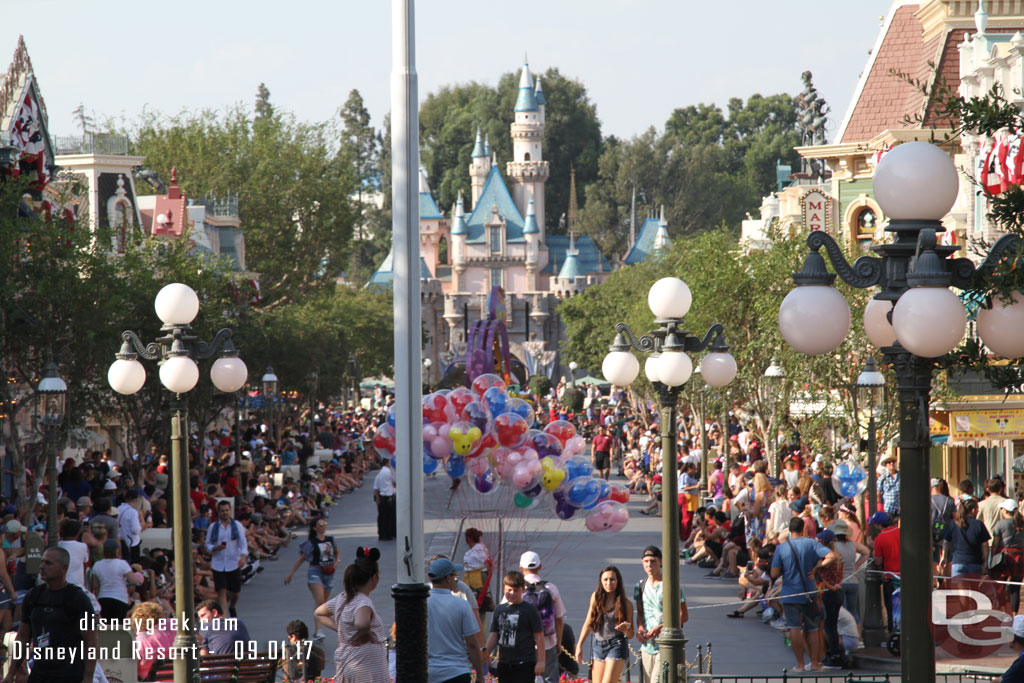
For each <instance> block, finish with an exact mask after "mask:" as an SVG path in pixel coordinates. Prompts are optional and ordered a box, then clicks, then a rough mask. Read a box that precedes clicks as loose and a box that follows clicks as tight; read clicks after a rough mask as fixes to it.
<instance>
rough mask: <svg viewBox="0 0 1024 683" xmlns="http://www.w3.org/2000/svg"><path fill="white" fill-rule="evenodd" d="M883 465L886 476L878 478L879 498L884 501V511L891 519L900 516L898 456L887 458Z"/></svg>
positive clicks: (883, 459)
mask: <svg viewBox="0 0 1024 683" xmlns="http://www.w3.org/2000/svg"><path fill="white" fill-rule="evenodd" d="M882 465H883V466H884V467H885V474H883V475H882V476H881V477H879V478H878V482H877V484H878V496H879V497H880V498H881V499H882V509H883V510H885V511H886V512H888V513H889V515H890V516H891V517H897V516H899V514H900V473H899V470H898V469H897V466H896V456H894V455H887V456H885V457H884V458H882Z"/></svg>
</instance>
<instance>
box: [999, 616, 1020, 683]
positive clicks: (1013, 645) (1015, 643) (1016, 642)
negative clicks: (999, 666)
mask: <svg viewBox="0 0 1024 683" xmlns="http://www.w3.org/2000/svg"><path fill="white" fill-rule="evenodd" d="M1010 628H1011V630H1012V631H1013V640H1011V641H1010V649H1011V650H1013V651H1014V652H1020V653H1021V654H1019V655H1017V659H1015V660H1013V664H1011V665H1010V668H1008V669H1007V670H1006V672H1005V673H1003V683H1024V615H1021V614H1018V615H1017V616H1015V617H1014V618H1013V625H1012V626H1011V627H1010Z"/></svg>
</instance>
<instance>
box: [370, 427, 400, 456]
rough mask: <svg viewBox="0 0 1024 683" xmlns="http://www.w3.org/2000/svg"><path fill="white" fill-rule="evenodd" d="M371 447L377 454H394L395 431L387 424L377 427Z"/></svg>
mask: <svg viewBox="0 0 1024 683" xmlns="http://www.w3.org/2000/svg"><path fill="white" fill-rule="evenodd" d="M373 447H374V448H376V449H377V451H378V452H386V453H394V452H395V430H394V428H392V427H391V426H390V425H388V424H382V425H381V426H380V427H377V432H376V433H375V434H374V435H373Z"/></svg>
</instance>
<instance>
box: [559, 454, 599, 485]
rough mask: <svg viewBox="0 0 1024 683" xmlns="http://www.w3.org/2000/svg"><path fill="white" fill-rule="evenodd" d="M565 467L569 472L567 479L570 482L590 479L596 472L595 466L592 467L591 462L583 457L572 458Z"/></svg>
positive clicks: (575, 456)
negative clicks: (584, 478)
mask: <svg viewBox="0 0 1024 683" xmlns="http://www.w3.org/2000/svg"><path fill="white" fill-rule="evenodd" d="M565 465H566V468H567V469H568V470H569V473H568V474H567V475H566V478H567V479H569V480H570V481H571V480H573V479H575V478H576V477H589V476H590V475H591V474H593V472H594V467H593V465H591V464H590V461H589V460H587V458H586V457H585V456H582V455H574V456H572V457H571V458H569V459H568V460H567V461H566V463H565Z"/></svg>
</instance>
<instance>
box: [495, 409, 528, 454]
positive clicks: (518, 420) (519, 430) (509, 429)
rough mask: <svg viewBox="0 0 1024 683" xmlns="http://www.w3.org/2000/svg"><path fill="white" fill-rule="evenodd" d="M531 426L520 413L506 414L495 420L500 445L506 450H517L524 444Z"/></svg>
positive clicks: (496, 434)
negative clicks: (516, 448) (517, 447)
mask: <svg viewBox="0 0 1024 683" xmlns="http://www.w3.org/2000/svg"><path fill="white" fill-rule="evenodd" d="M529 428H530V426H529V425H528V424H526V420H525V419H524V418H523V416H522V415H519V414H518V413H504V414H501V415H498V416H497V417H496V418H494V433H495V436H497V438H498V443H500V444H501V445H502V446H505V447H506V448H515V447H516V446H518V445H519V444H521V443H522V442H523V438H524V436H525V435H526V430H528V429H529Z"/></svg>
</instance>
